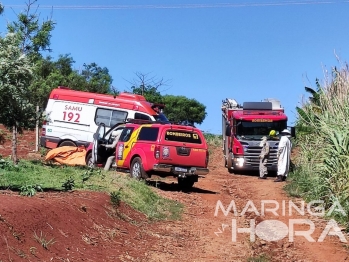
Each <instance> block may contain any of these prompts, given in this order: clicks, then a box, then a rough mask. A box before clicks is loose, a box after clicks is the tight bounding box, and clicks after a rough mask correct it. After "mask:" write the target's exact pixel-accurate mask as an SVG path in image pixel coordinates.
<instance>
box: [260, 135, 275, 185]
mask: <svg viewBox="0 0 349 262" xmlns="http://www.w3.org/2000/svg"><path fill="white" fill-rule="evenodd" d="M275 135H276V132H275V130H271V131H270V133H269V137H270V138H274V137H275ZM259 146H261V147H262V150H261V153H260V155H259V179H267V174H268V168H267V162H268V158H269V147H270V146H269V142H268V139H267V137H266V136H263V138H262V141H261V143H260V145H259Z"/></svg>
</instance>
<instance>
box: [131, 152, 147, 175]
mask: <svg viewBox="0 0 349 262" xmlns="http://www.w3.org/2000/svg"><path fill="white" fill-rule="evenodd" d="M130 176H131V177H132V178H134V179H137V180H141V179H144V178H147V177H148V175H147V173H146V172H145V171H144V168H143V164H142V159H141V158H140V157H135V158H134V159H133V160H132V163H131V168H130Z"/></svg>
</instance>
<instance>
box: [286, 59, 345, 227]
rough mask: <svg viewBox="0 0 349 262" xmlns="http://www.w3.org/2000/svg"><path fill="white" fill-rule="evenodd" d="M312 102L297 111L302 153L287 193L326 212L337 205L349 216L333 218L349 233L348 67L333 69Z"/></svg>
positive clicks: (319, 87)
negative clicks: (320, 203) (319, 203)
mask: <svg viewBox="0 0 349 262" xmlns="http://www.w3.org/2000/svg"><path fill="white" fill-rule="evenodd" d="M326 72H327V71H326ZM312 98H313V99H312V100H311V101H309V102H306V103H304V104H303V106H302V108H301V110H298V113H299V118H298V120H297V129H298V130H299V135H298V136H297V141H296V144H297V146H298V148H299V152H298V155H297V158H296V161H295V164H296V169H295V171H294V172H293V173H291V174H290V176H289V178H290V181H291V183H290V184H288V185H287V186H286V187H285V189H286V191H287V192H288V193H289V194H290V195H291V196H296V197H302V198H303V199H304V200H306V201H308V202H309V201H311V200H322V201H324V207H325V209H329V208H330V207H331V206H332V205H333V204H334V203H335V202H337V201H338V202H339V203H340V204H341V206H342V207H343V209H344V211H345V212H346V215H342V214H340V213H338V212H337V213H335V214H334V216H333V217H334V218H335V219H336V220H337V221H339V222H340V223H342V224H343V225H344V226H346V227H347V229H349V219H348V217H349V216H348V214H349V122H348V121H347V119H348V118H349V67H348V66H347V65H345V66H344V67H342V68H338V67H337V68H336V67H334V68H333V69H332V71H331V72H330V73H329V74H327V75H325V80H324V81H323V83H322V84H320V82H319V81H318V82H317V90H316V92H315V93H314V92H312Z"/></svg>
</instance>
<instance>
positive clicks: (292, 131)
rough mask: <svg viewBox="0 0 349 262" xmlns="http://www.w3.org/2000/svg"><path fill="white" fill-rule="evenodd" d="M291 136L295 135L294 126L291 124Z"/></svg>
mask: <svg viewBox="0 0 349 262" xmlns="http://www.w3.org/2000/svg"><path fill="white" fill-rule="evenodd" d="M291 137H294V138H295V137H296V128H295V127H294V126H291Z"/></svg>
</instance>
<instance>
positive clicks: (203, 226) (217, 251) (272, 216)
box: [147, 149, 349, 261]
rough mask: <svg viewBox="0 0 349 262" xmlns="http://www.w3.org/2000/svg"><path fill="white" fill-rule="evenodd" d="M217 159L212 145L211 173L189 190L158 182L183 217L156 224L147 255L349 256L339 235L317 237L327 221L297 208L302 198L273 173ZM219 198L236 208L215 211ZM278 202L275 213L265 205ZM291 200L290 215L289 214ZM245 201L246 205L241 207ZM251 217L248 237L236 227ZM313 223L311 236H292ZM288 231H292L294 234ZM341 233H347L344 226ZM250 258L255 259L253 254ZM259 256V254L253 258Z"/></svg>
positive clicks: (160, 257)
mask: <svg viewBox="0 0 349 262" xmlns="http://www.w3.org/2000/svg"><path fill="white" fill-rule="evenodd" d="M221 163H222V158H221V155H220V150H219V149H217V150H215V151H214V152H213V155H212V157H211V164H210V170H211V172H210V174H209V175H208V176H207V177H206V178H203V179H201V180H200V181H199V182H198V183H196V184H195V188H194V190H193V192H191V193H183V192H178V191H177V188H176V185H175V184H171V183H169V182H167V183H161V184H160V185H159V189H157V191H158V193H159V194H161V195H164V196H166V197H168V198H171V199H177V200H179V201H181V202H183V203H184V204H185V206H186V213H185V215H184V218H183V220H182V221H178V222H171V223H163V224H161V225H159V227H158V229H159V230H158V233H155V236H157V237H158V238H159V239H161V241H160V243H161V244H160V245H157V246H154V247H153V249H152V251H151V252H149V254H148V257H147V259H148V261H247V260H248V259H250V261H347V260H348V259H349V253H348V249H347V243H345V242H341V240H340V238H339V237H338V236H330V235H326V237H325V238H324V241H323V242H318V239H319V237H320V235H321V233H322V231H323V230H324V228H325V226H326V224H327V222H328V221H325V220H323V219H321V217H318V216H314V214H312V213H309V212H312V211H311V210H310V211H308V210H307V205H306V204H305V208H304V215H303V214H302V212H301V211H302V209H300V210H298V211H297V209H295V208H294V207H293V206H292V203H294V204H295V205H296V206H297V207H301V204H302V201H301V200H300V199H292V198H289V197H287V195H286V194H285V192H284V190H283V186H284V185H285V183H274V182H273V180H274V178H269V179H267V180H259V179H257V176H256V175H231V174H228V172H227V170H226V169H225V168H224V167H222V165H221ZM218 201H220V202H221V203H222V204H223V207H224V210H227V209H228V206H229V204H230V203H231V202H232V201H233V203H235V206H236V214H234V212H233V211H230V212H229V213H228V214H227V215H225V214H224V212H223V211H222V209H219V210H218V212H217V213H216V214H215V211H216V206H217V202H218ZM249 201H250V202H249ZM267 201H269V203H267ZM290 201H292V203H290ZM262 202H265V204H264V207H265V208H264V210H265V213H264V215H262V214H261V212H262V206H261V205H262V204H261V203H262ZM277 203H278V204H279V208H278V209H274V213H273V212H271V211H268V210H269V209H272V208H274V207H276V205H277ZM283 203H284V204H283ZM290 205H291V207H292V208H291V211H292V214H291V215H289V206H290ZM246 206H247V211H246V212H243V210H244V208H245V207H246ZM253 206H255V207H256V212H259V213H257V214H256V212H254V211H252V212H249V211H248V210H253ZM268 208H269V209H268ZM283 210H284V211H285V214H283ZM313 211H314V210H313ZM242 213H244V214H242ZM251 219H254V221H255V232H256V235H255V240H254V241H251V239H250V234H249V233H239V232H238V229H237V228H250V225H251ZM292 219H293V220H292ZM295 219H298V220H295ZM306 219H308V220H306ZM262 222H263V223H262ZM235 223H236V224H235ZM261 223H262V224H261ZM312 223H314V226H315V230H314V232H313V233H312V234H311V235H309V236H310V237H311V238H309V239H310V240H312V239H313V240H314V241H315V242H309V241H308V240H307V239H306V238H305V237H304V236H297V232H304V231H307V230H309V229H310V226H311V224H312ZM291 224H293V225H294V227H293V230H291V228H290V227H291ZM268 225H269V227H268ZM288 229H289V230H288ZM272 231H274V233H271V235H270V234H269V235H268V232H272ZM234 232H235V236H236V238H235V239H234ZM291 232H294V236H293V239H292V233H291ZM263 234H264V235H263ZM341 234H342V235H343V236H345V238H346V236H347V235H346V233H345V232H341ZM290 236H291V239H290ZM272 240H274V241H272ZM345 240H347V238H346V239H345ZM253 258H254V259H255V260H252V259H253ZM258 258H259V259H260V260H257V259H258ZM262 259H265V260H262Z"/></svg>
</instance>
